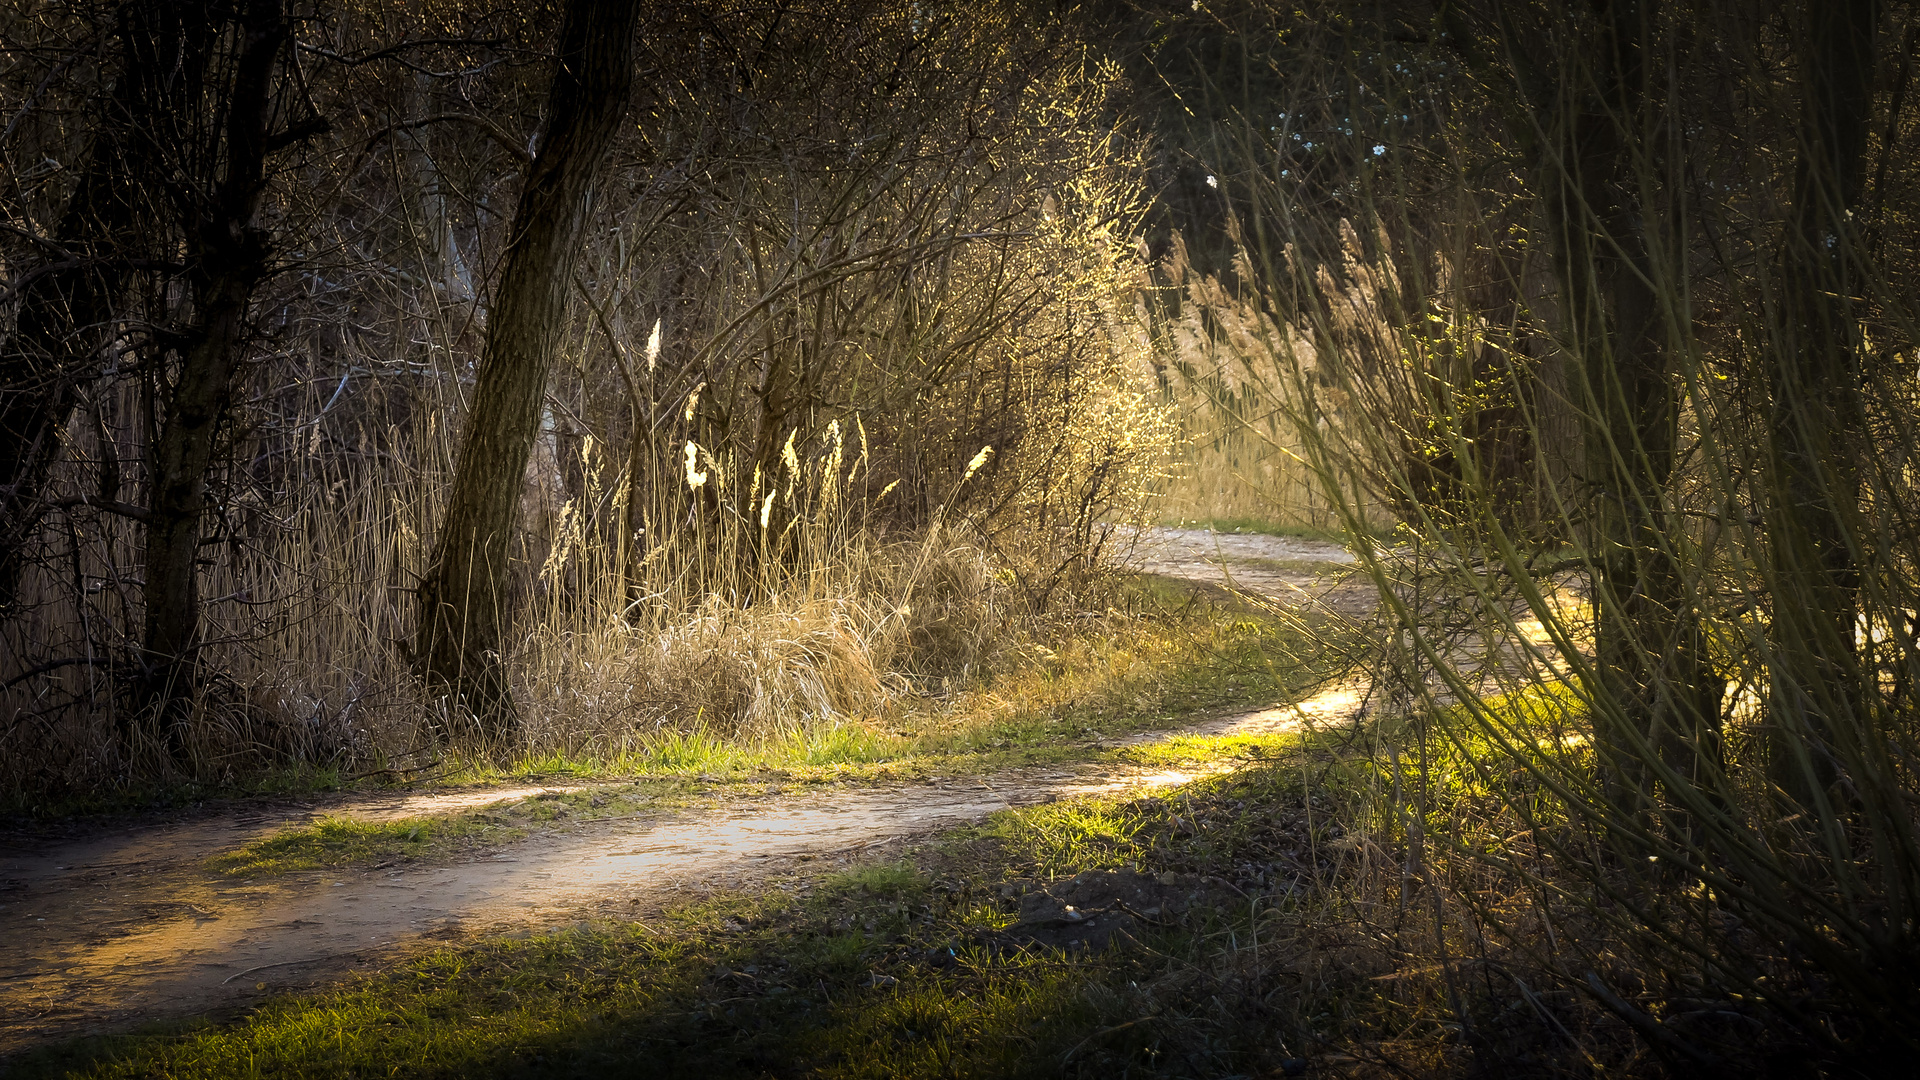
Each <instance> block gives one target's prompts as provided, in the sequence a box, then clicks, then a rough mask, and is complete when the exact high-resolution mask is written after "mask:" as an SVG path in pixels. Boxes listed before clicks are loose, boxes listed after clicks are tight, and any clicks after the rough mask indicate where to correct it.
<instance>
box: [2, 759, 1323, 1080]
mask: <svg viewBox="0 0 1920 1080" xmlns="http://www.w3.org/2000/svg"><path fill="white" fill-rule="evenodd" d="M1303 782H1304V781H1303V779H1302V773H1300V772H1299V771H1298V770H1297V769H1296V768H1292V767H1278V766H1270V767H1266V768H1263V769H1260V770H1255V771H1254V772H1253V773H1251V774H1249V775H1247V776H1243V777H1239V778H1220V779H1216V780H1212V781H1207V782H1204V783H1202V784H1199V785H1196V786H1195V787H1194V788H1193V790H1191V791H1190V792H1188V793H1186V795H1185V796H1183V797H1181V798H1176V799H1167V798H1160V797H1143V798H1120V799H1094V800H1072V801H1067V802H1062V803H1058V804H1052V805H1048V806H1041V807H1033V808H1028V809H1022V810H1016V811H1009V812H1007V813H1004V814H1001V815H998V816H996V817H995V818H994V819H993V820H991V821H989V822H988V823H987V824H986V825H984V826H982V827H980V828H977V829H969V830H961V831H959V832H957V833H954V834H952V835H951V836H950V837H949V838H948V839H947V840H945V841H943V842H942V843H940V844H938V845H935V846H933V847H930V848H925V849H920V850H918V851H916V852H911V853H909V857H908V858H906V859H898V858H895V859H886V860H882V861H878V862H874V863H871V864H867V865H861V866H855V867H852V868H850V869H848V870H844V871H839V872H834V873H830V874H827V875H825V876H822V877H820V878H817V879H815V880H813V881H811V882H809V881H805V880H799V879H789V880H786V881H782V882H776V883H774V884H773V885H772V886H771V887H769V888H767V889H766V890H765V891H764V892H762V893H760V894H757V895H740V894H720V895H714V896H711V897H708V898H706V899H704V900H702V901H699V902H697V903H694V904H691V905H688V906H686V907H683V908H680V909H678V910H675V911H673V912H670V913H669V914H668V915H667V916H666V917H665V918H663V919H659V920H652V921H650V922H648V923H645V924H640V923H635V924H625V925H605V926H598V927H594V928H592V929H586V930H578V931H573V932H569V933H563V934H558V935H550V936H543V937H537V938H532V939H526V940H516V941H491V942H484V943H479V944H475V945H468V946H458V947H449V948H442V949H438V950H436V951H434V952H432V953H429V954H426V955H423V956H418V957H416V958H414V959H412V960H409V961H406V962H404V963H402V964H401V965H399V966H398V967H397V968H395V969H394V970H392V971H389V972H387V973H385V974H380V975H375V976H370V977H364V978H360V979H357V980H354V981H352V982H350V983H349V984H347V985H344V986H341V987H339V988H336V989H333V990H330V991H325V992H322V993H319V994H314V995H307V996H296V997H286V998H280V999H276V1000H273V1001H270V1002H268V1003H266V1004H265V1005H263V1006H262V1007H261V1008H259V1009H257V1010H255V1011H254V1012H252V1013H250V1014H248V1015H246V1016H244V1017H241V1018H238V1019H235V1020H233V1021H230V1022H226V1023H212V1022H195V1023H190V1024H186V1025H175V1026H172V1027H167V1028H155V1029H151V1030H149V1031H147V1032H144V1033H141V1034H136V1035H130V1036H119V1037H111V1038H96V1039H90V1040H83V1041H79V1042H75V1043H71V1044H68V1045H67V1046H64V1047H60V1048H57V1049H54V1050H49V1051H43V1052H41V1053H39V1054H38V1055H36V1056H33V1057H30V1058H27V1059H24V1060H21V1061H20V1062H18V1064H17V1065H16V1074H17V1075H22V1076H39V1075H59V1074H66V1075H73V1076H87V1077H135V1076H168V1077H182V1078H185V1077H206V1078H213V1077H240V1076H258V1075H274V1076H286V1077H321V1076H327V1077H335V1076H345V1075H361V1076H367V1075H381V1076H453V1075H460V1076H572V1075H609V1076H621V1075H624V1076H688V1075H702V1076H759V1075H765V1074H767V1073H768V1072H772V1073H774V1074H777V1075H787V1074H789V1073H794V1074H805V1075H815V1076H822V1077H942V1076H954V1075H962V1076H1058V1075H1078V1076H1091V1075H1102V1076H1126V1075H1164V1074H1167V1070H1168V1067H1169V1066H1180V1067H1179V1068H1176V1069H1174V1070H1173V1071H1174V1072H1175V1073H1178V1074H1185V1073H1187V1072H1189V1070H1191V1069H1192V1068H1195V1067H1197V1068H1199V1069H1201V1070H1202V1071H1203V1073H1204V1074H1205V1075H1227V1074H1230V1073H1233V1072H1242V1073H1245V1074H1248V1075H1253V1074H1254V1073H1253V1072H1252V1071H1250V1070H1260V1071H1270V1070H1271V1069H1273V1068H1277V1067H1278V1064H1279V1063H1280V1062H1282V1061H1284V1060H1286V1059H1287V1054H1288V1053H1289V1050H1288V1047H1290V1046H1292V1045H1294V1044H1295V1042H1298V1041H1299V1039H1300V1036H1298V1035H1294V1036H1289V1035H1288V1034H1287V1029H1286V1024H1285V1023H1282V1024H1280V1025H1278V1026H1275V1025H1274V1024H1273V1023H1272V1022H1271V1021H1273V1020H1275V1019H1278V1018H1279V1016H1280V1014H1270V1015H1260V1016H1250V1017H1245V1018H1242V1019H1238V1020H1233V1021H1232V1022H1231V1023H1226V1024H1224V1025H1223V1024H1222V1021H1224V1020H1229V1019H1231V1013H1232V1011H1233V1010H1239V1009H1243V1008H1244V1007H1245V1004H1246V1002H1245V1001H1244V1000H1241V999H1240V998H1236V997H1231V996H1230V997H1229V998H1228V999H1227V1000H1224V1001H1213V999H1214V998H1217V997H1218V991H1219V990H1220V989H1221V986H1222V985H1223V984H1220V983H1219V980H1218V979H1217V978H1215V977H1214V976H1212V975H1208V976H1207V978H1206V980H1205V981H1204V985H1203V984H1202V983H1195V982H1194V972H1195V971H1196V970H1206V969H1207V968H1208V966H1209V965H1212V964H1213V963H1214V962H1215V961H1214V958H1216V957H1217V956H1218V954H1219V953H1220V950H1221V949H1222V948H1223V947H1228V948H1230V951H1231V949H1237V948H1239V946H1238V945H1235V944H1234V943H1235V942H1243V941H1245V940H1246V933H1245V931H1240V932H1239V933H1238V936H1237V937H1236V931H1235V930H1234V929H1233V928H1234V927H1236V926H1239V925H1241V924H1242V923H1243V922H1245V921H1246V920H1247V919H1249V918H1252V917H1254V915H1255V912H1254V911H1252V909H1247V908H1245V906H1244V905H1241V904H1239V903H1238V901H1234V902H1233V903H1232V904H1231V905H1230V907H1229V909H1225V910H1220V909H1208V910H1207V911H1205V912H1204V913H1198V914H1195V915H1194V916H1193V917H1192V918H1190V919H1186V920H1184V921H1180V922H1178V923H1177V924H1174V925H1168V926H1165V927H1160V928H1156V929H1154V930H1152V931H1151V933H1150V934H1149V939H1148V940H1147V941H1146V942H1145V943H1144V945H1145V947H1144V948H1116V949H1114V950H1112V951H1108V952H1102V953H1096V954H1091V955H1089V954H1086V953H1084V952H1081V953H1076V954H1073V955H1068V954H1064V953H1062V952H1060V951H1059V950H1057V949H1050V948H1046V947H1039V946H1021V945H1019V944H1018V943H1017V942H1014V943H1011V944H1009V943H1006V942H1004V941H1003V939H1000V938H997V937H996V936H995V935H996V934H997V933H1001V932H1004V931H1005V930H1006V929H1007V928H1008V927H1009V926H1011V925H1012V924H1014V922H1015V921H1016V919H1017V913H1018V912H1019V910H1020V895H1019V890H1018V889H1013V888H1009V887H1008V885H1007V884H1006V883H1008V882H1009V881H1016V880H1017V881H1026V882H1042V883H1044V882H1045V881H1047V880H1052V879H1058V878H1065V877H1068V876H1070V875H1072V874H1075V873H1079V872H1081V871H1083V870H1088V869H1094V868H1099V867H1107V866H1118V865H1130V866H1137V867H1138V868H1140V869H1143V870H1146V871H1148V872H1150V873H1152V872H1173V873H1178V872H1180V871H1183V870H1187V869H1188V868H1190V867H1195V866H1202V865H1204V866H1206V867H1208V868H1210V869H1214V870H1219V869H1223V868H1224V869H1225V870H1226V872H1227V873H1229V874H1231V875H1235V876H1236V880H1237V885H1235V886H1233V887H1234V888H1237V889H1240V890H1258V889H1259V888H1261V882H1262V881H1263V880H1264V877H1265V875H1268V874H1270V873H1271V872H1272V870H1271V867H1272V863H1273V860H1274V858H1276V857H1279V856H1278V853H1279V852H1281V851H1284V850H1288V849H1293V848H1297V847H1298V846H1299V845H1298V843H1297V842H1296V839H1295V836H1296V833H1297V831H1298V829H1297V827H1296V819H1297V818H1298V817H1299V813H1298V808H1299V805H1300V798H1301V795H1300V791H1301V790H1302V784H1303ZM1249 799H1256V800H1262V801H1263V802H1265V803H1270V804H1271V805H1272V806H1273V807H1275V808H1276V809H1277V810H1279V812H1278V813H1275V814H1267V815H1264V816H1248V815H1238V814H1236V812H1235V811H1234V810H1233V807H1235V806H1236V805H1239V806H1244V805H1246V803H1247V801H1248V800H1249ZM1236 822H1237V823H1236ZM1202 837H1204V838H1205V839H1206V842H1207V843H1208V844H1209V847H1208V848H1207V850H1206V851H1205V852H1200V851H1196V850H1193V849H1194V846H1195V844H1197V843H1199V842H1200V841H1201V838H1202ZM1227 851H1231V852H1232V853H1233V854H1235V855H1237V856H1239V859H1238V864H1242V865H1243V867H1252V866H1253V865H1254V860H1255V857H1256V856H1258V857H1259V858H1260V859H1261V860H1263V861H1261V863H1260V867H1261V868H1260V869H1259V870H1258V871H1253V872H1251V876H1248V874H1246V873H1243V872H1242V871H1241V870H1237V869H1234V867H1235V865H1236V862H1235V860H1234V859H1232V858H1225V859H1223V858H1222V852H1227ZM1196 880H1197V879H1196ZM1022 887H1023V888H1024V887H1025V886H1022ZM1247 925H1249V926H1251V925H1252V924H1251V923H1248V924H1247ZM1196 965H1200V967H1199V968H1196ZM1210 1002H1211V1003H1210ZM1295 1011H1296V1010H1293V1009H1291V1008H1290V1007H1289V1008H1288V1009H1286V1010H1284V1012H1285V1014H1286V1015H1287V1016H1292V1015H1293V1013H1294V1012H1295ZM1287 1022H1288V1023H1291V1022H1292V1021H1287ZM1290 1040H1291V1041H1290Z"/></svg>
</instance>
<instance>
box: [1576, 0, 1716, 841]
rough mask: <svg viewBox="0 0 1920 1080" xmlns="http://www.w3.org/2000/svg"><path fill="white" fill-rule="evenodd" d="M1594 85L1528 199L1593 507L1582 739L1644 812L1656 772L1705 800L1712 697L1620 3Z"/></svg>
mask: <svg viewBox="0 0 1920 1080" xmlns="http://www.w3.org/2000/svg"><path fill="white" fill-rule="evenodd" d="M1601 13H1602V15H1603V16H1604V20H1603V29H1604V32H1605V33H1606V37H1605V39H1604V40H1603V41H1602V42H1601V43H1600V47H1599V48H1597V49H1595V50H1594V55H1593V56H1592V57H1591V58H1571V57H1570V58H1568V60H1569V62H1570V63H1580V62H1586V63H1591V64H1592V71H1593V79H1592V84H1593V85H1586V80H1584V79H1578V78H1574V79H1569V80H1564V81H1563V82H1562V84H1561V87H1560V90H1559V93H1560V94H1562V95H1565V97H1563V98H1562V101H1563V105H1562V107H1561V108H1560V109H1559V110H1557V113H1558V115H1557V116H1556V118H1555V121H1554V124H1555V127H1554V129H1553V130H1554V134H1553V138H1552V141H1551V142H1550V143H1549V150H1548V153H1547V155H1546V160H1545V162H1544V164H1545V166H1546V169H1545V173H1544V176H1543V186H1544V187H1545V189H1546V193H1547V199H1546V205H1547V214H1548V218H1549V222H1550V225H1549V227H1550V229H1551V230H1552V232H1553V234H1554V245H1553V246H1554V259H1555V267H1556V271H1557V274H1558V277H1559V279H1560V284H1561V290H1562V297H1563V303H1564V308H1565V317H1566V331H1567V336H1568V339H1569V342H1570V345H1571V351H1572V358H1573V361H1574V363H1575V370H1576V382H1575V385H1576V387H1577V391H1576V392H1577V393H1578V394H1579V399H1578V401H1577V404H1578V406H1579V415H1580V417H1581V419H1582V422H1583V427H1584V431H1583V432H1582V442H1583V444H1584V447H1585V450H1584V465H1583V466H1582V470H1581V471H1582V473H1583V476H1582V480H1583V481H1584V483H1585V484H1586V486H1587V488H1588V490H1587V491H1586V492H1584V493H1583V495H1584V497H1585V498H1586V499H1587V500H1588V502H1589V504H1590V505H1591V507H1592V510H1591V516H1590V520H1589V535H1588V538H1587V546H1588V549H1589V553H1590V558H1591V560H1592V565H1593V569H1594V573H1593V596H1592V603H1593V608H1594V627H1595V630H1594V636H1595V643H1594V645H1595V647H1594V665H1595V669H1596V674H1597V677H1598V690H1599V693H1598V694H1596V695H1595V701H1594V713H1595V715H1594V735H1595V740H1596V745H1597V748H1598V750H1599V751H1600V754H1601V756H1602V760H1603V765H1604V767H1605V769H1606V774H1607V782H1608V784H1609V789H1610V792H1611V797H1612V798H1613V799H1614V801H1615V804H1616V806H1618V807H1619V808H1620V809H1623V810H1629V811H1632V812H1636V813H1644V812H1646V811H1647V810H1649V809H1650V808H1651V805H1652V787H1653V781H1654V771H1655V770H1653V769H1652V768H1651V767H1650V761H1649V759H1651V758H1656V757H1657V758H1658V759H1660V760H1661V761H1662V762H1664V763H1665V764H1666V765H1667V766H1668V767H1669V768H1671V769H1673V770H1674V771H1676V772H1678V773H1680V774H1681V775H1682V776H1685V777H1686V779H1687V780H1688V781H1690V782H1691V783H1693V784H1695V785H1697V786H1700V787H1704V788H1707V789H1708V790H1713V789H1714V788H1716V787H1717V786H1718V774H1719V771H1720V770H1719V764H1720V757H1721V755H1720V741H1719V733H1718V717H1719V704H1720V697H1721V694H1722V693H1723V691H1724V683H1723V682H1722V681H1721V680H1720V679H1718V678H1716V677H1715V676H1714V674H1713V672H1712V671H1711V667H1710V665H1709V664H1708V662H1707V659H1706V652H1705V642H1704V640H1703V636H1702V630H1701V627H1700V621H1699V618H1698V615H1697V612H1696V611H1695V607H1694V603H1693V601H1692V598H1691V597H1690V596H1689V595H1688V586H1687V582H1686V576H1685V573H1684V568H1683V566H1682V564H1681V561H1680V558H1679V553H1678V551H1677V550H1676V547H1675V544H1676V538H1677V537H1679V536H1681V535H1683V531H1682V523H1681V521H1680V520H1679V517H1678V515H1677V514H1676V513H1675V508H1674V507H1673V505H1672V500H1671V498H1670V497H1669V494H1668V485H1669V483H1670V482H1671V480H1672V478H1673V467H1674V445H1675V441H1676V434H1677V423H1678V417H1679V404H1680V403H1679V400H1678V385H1677V382H1676V380H1675V379H1674V378H1673V376H1672V374H1671V372H1670V371H1669V357H1668V355H1667V351H1666V349H1665V348H1664V347H1663V342H1662V333H1661V330H1662V322H1663V319H1662V313H1661V311H1660V298H1659V297H1658V296H1657V295H1656V294H1655V292H1654V284H1653V283H1654V282H1657V281H1663V280H1672V276H1671V275H1666V274H1661V273H1659V272H1657V270H1656V268H1655V267H1653V266H1652V263H1651V255H1650V252H1649V243H1648V237H1647V235H1646V221H1647V219H1648V218H1649V217H1651V216H1652V215H1651V214H1650V213H1649V208H1648V207H1646V206H1645V205H1644V203H1645V202H1646V200H1647V199H1648V198H1650V197H1651V195H1652V193H1653V191H1654V190H1655V189H1656V187H1657V184H1658V178H1657V177H1654V176H1652V175H1650V172H1651V170H1652V168H1653V164H1652V162H1651V161H1650V155H1649V154H1648V152H1647V148H1646V147H1645V146H1643V145H1640V144H1639V140H1638V136H1639V134H1640V133H1641V132H1643V131H1645V130H1646V127H1647V125H1646V120H1647V115H1646V109H1647V108H1648V103H1647V101H1646V96H1645V93H1644V89H1643V87H1642V85H1641V82H1642V79H1643V77H1644V76H1643V60H1642V58H1641V55H1640V54H1641V41H1642V40H1643V38H1644V36H1645V34H1646V19H1648V18H1649V17H1650V15H1649V13H1647V12H1646V11H1645V10H1644V9H1643V8H1642V7H1641V5H1640V4H1638V3H1636V2H1634V0H1615V2H1614V3H1611V4H1607V5H1605V6H1604V7H1603V8H1602V12H1601Z"/></svg>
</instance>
